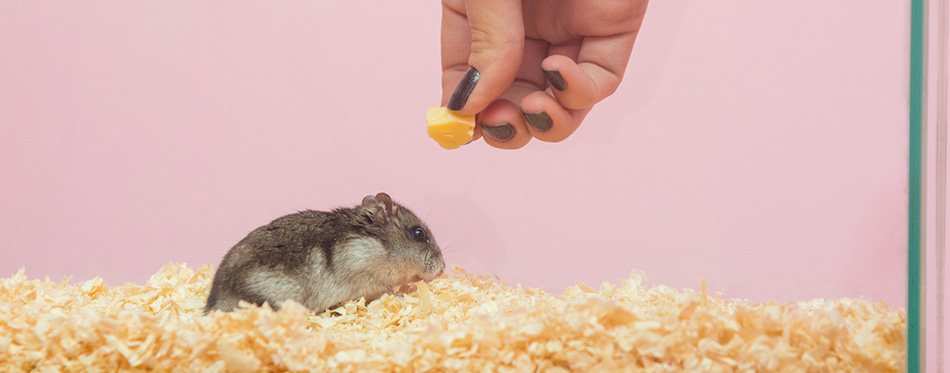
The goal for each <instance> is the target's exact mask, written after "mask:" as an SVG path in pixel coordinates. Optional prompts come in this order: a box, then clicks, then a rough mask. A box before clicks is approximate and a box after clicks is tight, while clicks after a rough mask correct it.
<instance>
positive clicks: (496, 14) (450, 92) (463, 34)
mask: <svg viewBox="0 0 950 373" xmlns="http://www.w3.org/2000/svg"><path fill="white" fill-rule="evenodd" d="M441 40H442V41H441V43H442V104H443V105H445V106H447V107H448V108H449V109H451V110H453V111H456V112H458V113H460V114H463V115H474V114H476V113H478V112H481V111H483V110H484V109H485V108H486V107H488V105H489V104H491V103H492V101H494V100H495V98H497V97H499V96H500V95H501V94H502V93H503V92H504V91H505V90H506V89H507V88H508V86H509V85H510V84H511V83H512V81H514V79H515V75H516V74H517V72H518V67H519V66H521V58H522V55H523V53H524V24H523V19H522V16H521V1H519V0H479V1H469V2H465V3H464V4H463V2H462V1H460V0H445V1H443V7H442V37H441Z"/></svg>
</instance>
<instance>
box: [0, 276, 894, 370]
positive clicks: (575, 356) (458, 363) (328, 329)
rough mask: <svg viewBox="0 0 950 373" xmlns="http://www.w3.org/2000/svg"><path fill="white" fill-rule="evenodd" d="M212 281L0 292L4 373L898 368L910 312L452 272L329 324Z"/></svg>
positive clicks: (33, 286) (344, 312) (94, 283)
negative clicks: (231, 294) (215, 307)
mask: <svg viewBox="0 0 950 373" xmlns="http://www.w3.org/2000/svg"><path fill="white" fill-rule="evenodd" d="M213 274H214V272H213V270H212V268H211V267H210V266H205V267H202V268H199V269H197V270H194V269H192V268H190V267H188V266H186V265H184V264H169V265H167V266H165V267H163V268H162V269H161V270H159V271H158V273H156V274H155V275H153V276H152V277H151V278H150V279H149V281H148V283H146V284H145V285H144V286H138V285H132V284H128V285H124V286H117V287H108V286H106V285H105V284H104V283H103V282H102V280H101V279H99V278H96V279H92V280H89V281H86V282H83V283H78V284H70V283H69V282H68V280H66V279H64V280H63V281H62V282H59V283H56V282H52V281H49V280H48V279H47V280H45V281H40V280H29V279H28V278H27V276H26V274H25V273H24V271H23V270H22V269H21V270H20V271H18V272H17V273H16V274H14V275H13V276H12V277H9V278H4V279H2V280H0V371H3V372H10V371H37V372H46V371H82V372H85V371H110V372H111V371H139V370H160V371H189V372H190V371H201V372H206V371H207V372H214V371H235V372H242V371H341V372H349V371H394V372H425V371H466V372H495V371H499V372H504V371H517V372H535V371H537V372H564V371H647V372H653V371H702V372H719V371H721V372H730V371H736V372H753V371H758V372H762V371H789V372H806V371H807V372H812V371H814V372H824V371H846V372H852V371H869V372H876V371H901V370H903V365H904V359H905V336H904V332H905V327H906V320H905V314H904V312H903V311H902V310H896V311H891V310H888V308H887V305H885V304H883V303H881V302H872V301H870V300H866V299H841V300H813V301H808V302H796V303H790V304H778V303H774V302H773V303H764V304H751V303H749V302H746V301H742V300H735V299H725V298H723V297H722V295H721V294H712V295H710V294H707V293H706V290H705V283H704V282H701V284H700V288H701V290H700V291H699V292H696V291H693V290H690V289H683V290H676V289H672V288H669V287H666V286H652V287H648V286H646V285H645V284H644V280H643V274H642V273H639V272H634V273H632V274H631V276H630V277H629V278H628V279H627V280H624V281H623V282H622V284H620V285H619V286H616V285H611V284H608V283H604V284H602V285H601V286H600V288H599V289H594V288H592V287H590V286H587V285H578V286H572V287H570V288H568V289H567V290H566V291H565V293H564V294H562V295H560V296H555V295H551V294H548V293H545V292H543V291H541V290H536V289H522V288H521V287H520V286H516V287H511V286H507V285H505V284H504V283H500V282H499V281H497V280H496V279H492V278H488V277H484V276H474V275H471V274H468V273H465V272H464V271H462V270H460V269H458V268H456V269H455V271H453V274H450V275H448V276H445V277H443V278H440V279H437V280H435V281H433V282H431V283H428V284H424V283H423V284H419V285H418V286H415V287H412V288H406V289H402V291H403V292H402V293H400V294H399V295H397V296H389V295H387V296H384V297H383V298H381V299H380V300H378V301H374V302H371V303H369V304H365V302H349V303H347V304H345V305H344V306H342V307H339V308H337V309H334V310H331V311H327V312H324V313H322V314H313V313H309V314H308V313H307V311H306V309H305V308H304V307H303V306H300V305H298V304H296V303H293V302H288V303H286V304H285V305H284V307H283V308H281V310H280V311H278V312H275V311H272V310H271V309H269V308H267V307H266V306H265V307H263V308H260V307H254V306H249V307H247V308H244V309H241V310H239V311H235V312H232V313H220V312H214V313H212V314H211V315H207V316H204V315H202V307H203V306H204V302H205V296H206V294H207V293H208V290H209V289H210V284H211V278H212V276H213Z"/></svg>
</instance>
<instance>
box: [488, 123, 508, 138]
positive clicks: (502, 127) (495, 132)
mask: <svg viewBox="0 0 950 373" xmlns="http://www.w3.org/2000/svg"><path fill="white" fill-rule="evenodd" d="M482 131H485V134H486V135H488V136H491V138H493V139H495V140H498V141H508V140H511V138H512V137H515V127H514V126H512V125H511V124H509V123H502V124H495V125H491V126H487V125H484V124H483V125H482Z"/></svg>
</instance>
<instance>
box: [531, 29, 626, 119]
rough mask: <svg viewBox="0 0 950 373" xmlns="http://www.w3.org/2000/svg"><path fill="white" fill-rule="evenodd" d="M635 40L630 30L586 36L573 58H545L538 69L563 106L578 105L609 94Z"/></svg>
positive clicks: (617, 81)
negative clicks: (541, 71)
mask: <svg viewBox="0 0 950 373" xmlns="http://www.w3.org/2000/svg"><path fill="white" fill-rule="evenodd" d="M635 40H636V34H634V33H625V34H619V35H613V36H606V37H586V38H584V41H583V42H582V43H581V46H580V50H579V51H578V55H577V62H574V60H573V59H571V58H569V57H568V56H563V55H552V56H550V57H548V58H546V59H545V60H544V61H542V62H541V69H542V70H544V72H545V75H546V76H547V77H548V81H549V83H550V84H551V87H552V88H554V90H553V92H554V97H556V98H557V100H558V102H560V103H561V105H563V106H564V107H565V108H567V109H581V108H585V107H589V106H592V105H594V104H596V103H598V102H600V101H602V100H603V99H605V98H607V97H608V96H610V95H611V94H613V93H614V92H615V91H616V90H617V87H618V86H619V85H620V81H621V80H622V79H623V74H624V71H625V70H626V67H627V62H628V61H629V59H630V52H631V51H632V49H633V43H634V41H635Z"/></svg>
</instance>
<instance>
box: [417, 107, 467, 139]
mask: <svg viewBox="0 0 950 373" xmlns="http://www.w3.org/2000/svg"><path fill="white" fill-rule="evenodd" d="M426 123H427V124H428V125H429V126H428V132H429V137H431V138H432V139H433V140H435V141H436V142H437V143H439V145H440V146H442V147H443V148H446V149H455V148H458V147H460V146H462V145H465V144H468V143H469V142H470V141H472V136H474V135H475V116H474V115H459V114H456V113H455V112H453V111H452V110H449V109H447V108H444V107H430V108H429V111H428V112H427V113H426Z"/></svg>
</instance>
